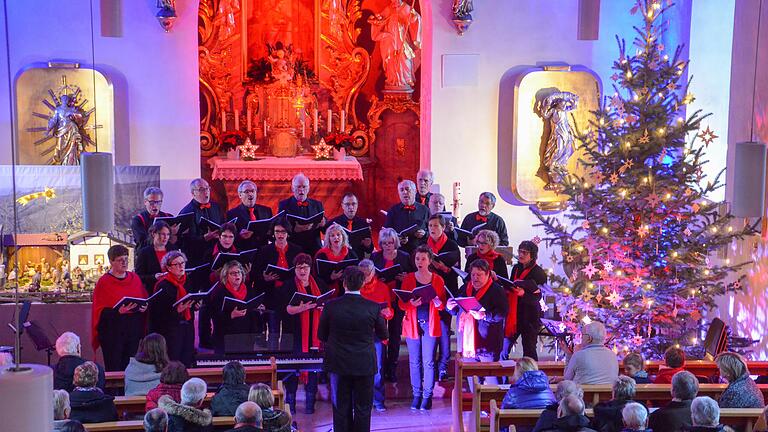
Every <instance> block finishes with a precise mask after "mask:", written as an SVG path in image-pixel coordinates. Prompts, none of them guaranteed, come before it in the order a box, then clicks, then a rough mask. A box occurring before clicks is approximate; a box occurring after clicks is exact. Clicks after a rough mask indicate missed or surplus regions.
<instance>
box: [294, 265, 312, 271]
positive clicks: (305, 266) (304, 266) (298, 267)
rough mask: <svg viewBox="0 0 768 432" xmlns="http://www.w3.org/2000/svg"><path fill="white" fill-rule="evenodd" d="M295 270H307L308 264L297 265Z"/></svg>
mask: <svg viewBox="0 0 768 432" xmlns="http://www.w3.org/2000/svg"><path fill="white" fill-rule="evenodd" d="M296 270H309V265H307V264H302V265H297V266H296Z"/></svg>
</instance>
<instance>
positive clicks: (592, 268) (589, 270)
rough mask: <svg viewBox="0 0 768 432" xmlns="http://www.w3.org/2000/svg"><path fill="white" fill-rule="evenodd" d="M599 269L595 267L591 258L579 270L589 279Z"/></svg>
mask: <svg viewBox="0 0 768 432" xmlns="http://www.w3.org/2000/svg"><path fill="white" fill-rule="evenodd" d="M598 271H599V270H598V268H597V267H595V266H594V264H592V260H590V261H589V264H587V265H586V266H585V267H584V268H583V269H581V272H582V273H584V274H585V275H586V276H587V277H588V278H589V279H592V276H594V275H595V273H597V272H598Z"/></svg>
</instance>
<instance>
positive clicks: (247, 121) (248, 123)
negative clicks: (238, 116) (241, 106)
mask: <svg viewBox="0 0 768 432" xmlns="http://www.w3.org/2000/svg"><path fill="white" fill-rule="evenodd" d="M245 115H246V119H245V122H246V124H247V126H248V132H250V131H252V130H253V127H252V126H253V123H252V122H251V108H250V107H248V109H247V110H246V112H245Z"/></svg>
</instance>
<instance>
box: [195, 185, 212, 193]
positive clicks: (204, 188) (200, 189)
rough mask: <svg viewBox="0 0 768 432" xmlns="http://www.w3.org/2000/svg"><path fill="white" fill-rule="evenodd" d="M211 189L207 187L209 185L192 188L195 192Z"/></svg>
mask: <svg viewBox="0 0 768 432" xmlns="http://www.w3.org/2000/svg"><path fill="white" fill-rule="evenodd" d="M209 190H211V188H210V187H207V186H206V187H199V188H194V189H192V191H193V192H206V191H209Z"/></svg>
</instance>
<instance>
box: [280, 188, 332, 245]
mask: <svg viewBox="0 0 768 432" xmlns="http://www.w3.org/2000/svg"><path fill="white" fill-rule="evenodd" d="M291 192H293V196H292V197H290V198H287V199H284V200H282V201H280V203H279V204H278V206H277V211H278V212H281V211H285V214H286V215H294V216H300V217H303V218H310V217H312V216H315V215H317V214H318V213H320V212H323V213H325V208H323V203H321V202H320V201H318V200H315V199H312V198H309V178H308V177H307V176H306V175H304V173H298V174H296V175H295V176H293V180H291ZM289 220H290V219H289ZM325 222H326V220H325V217H323V220H322V222H321V223H320V226H319V227H317V226H313V224H299V223H297V224H293V223H289V224H288V227H287V228H288V230H289V233H290V234H291V242H292V243H295V244H296V245H297V246H300V247H301V248H302V249H303V250H304V252H305V253H308V254H310V255H312V256H315V253H316V252H317V251H319V250H320V248H321V247H323V245H322V243H321V242H320V228H321V227H322V226H324V225H325Z"/></svg>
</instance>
